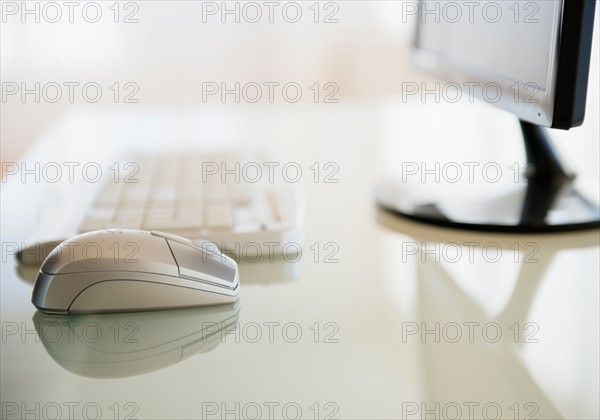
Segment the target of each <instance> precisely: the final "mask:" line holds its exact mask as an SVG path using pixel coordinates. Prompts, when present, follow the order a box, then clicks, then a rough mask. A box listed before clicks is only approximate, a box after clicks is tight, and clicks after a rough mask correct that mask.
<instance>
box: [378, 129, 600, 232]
mask: <svg viewBox="0 0 600 420" xmlns="http://www.w3.org/2000/svg"><path fill="white" fill-rule="evenodd" d="M521 130H522V132H523V140H524V142H525V152H526V156H527V164H528V165H527V168H528V170H527V174H525V182H523V185H522V188H524V189H525V191H524V194H523V195H524V198H523V200H522V205H521V208H520V212H519V211H516V212H515V209H514V208H510V206H508V207H507V208H503V206H502V205H501V204H502V199H501V198H500V199H496V200H490V199H489V198H481V199H478V198H477V197H473V194H469V191H464V192H465V194H469V195H466V196H465V197H462V196H457V195H453V196H451V197H434V198H432V199H431V200H423V199H422V198H421V199H416V198H411V190H410V188H409V186H408V185H407V184H403V183H401V182H400V181H392V182H386V183H382V184H380V185H379V186H378V188H377V191H376V198H377V204H378V205H379V207H380V208H382V209H383V210H386V211H389V212H391V213H394V214H397V215H399V216H403V217H407V218H410V219H414V220H417V221H421V222H425V223H430V224H435V225H441V226H447V227H453V228H460V229H469V230H479V231H494V232H517V233H518V232H522V233H534V232H559V231H574V230H583V229H593V228H598V227H600V208H599V207H598V203H595V202H593V201H591V200H590V199H588V198H586V197H585V196H584V195H583V194H582V193H581V192H579V191H578V190H577V188H576V182H575V176H574V175H571V174H569V173H567V171H565V170H564V169H563V166H562V165H561V163H560V161H559V159H558V157H557V155H556V153H555V152H554V150H553V148H552V146H551V144H550V142H549V140H548V138H547V136H546V134H545V132H544V129H543V128H542V127H540V126H537V125H535V124H531V123H528V122H524V121H521ZM596 182H597V180H596ZM597 186H598V184H597V183H596V187H597ZM491 187H493V185H491ZM423 188H427V184H421V185H420V189H423ZM596 189H597V188H596ZM419 196H421V195H419ZM457 208H458V209H460V210H459V211H456V209H457ZM486 209H488V210H489V211H486ZM452 210H455V211H452Z"/></svg>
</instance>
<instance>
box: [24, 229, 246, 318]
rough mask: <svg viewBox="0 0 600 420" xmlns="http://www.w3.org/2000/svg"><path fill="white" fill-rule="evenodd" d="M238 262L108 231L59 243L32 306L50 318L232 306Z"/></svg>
mask: <svg viewBox="0 0 600 420" xmlns="http://www.w3.org/2000/svg"><path fill="white" fill-rule="evenodd" d="M238 289H239V274H238V267H237V264H236V262H235V261H233V260H232V259H231V258H229V257H228V256H226V255H224V254H222V253H221V252H219V250H218V248H217V247H216V246H215V244H213V243H211V242H208V241H206V242H198V241H197V240H196V241H195V242H194V243H192V241H190V240H188V239H185V238H181V237H179V236H174V235H170V234H166V233H162V232H147V231H138V230H126V229H109V230H102V231H95V232H89V233H84V234H82V235H78V236H75V237H73V238H71V239H68V240H66V241H64V242H62V243H61V244H60V245H59V246H57V247H56V248H55V249H54V250H53V251H52V252H51V253H50V254H49V255H48V257H47V258H46V259H45V260H44V262H43V264H42V266H41V267H40V271H39V273H38V276H37V279H36V282H35V286H34V288H33V296H32V302H33V304H34V305H35V306H36V308H38V309H39V310H40V311H42V312H46V313H59V314H66V313H103V312H134V311H151V310H161V309H174V308H188V307H198V306H212V305H220V304H227V303H232V302H234V301H235V300H236V298H237V294H238Z"/></svg>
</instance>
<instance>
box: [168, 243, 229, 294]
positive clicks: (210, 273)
mask: <svg viewBox="0 0 600 420" xmlns="http://www.w3.org/2000/svg"><path fill="white" fill-rule="evenodd" d="M167 242H168V244H169V247H170V248H171V251H172V252H173V256H174V257H175V261H176V262H177V266H178V267H179V275H181V276H185V277H190V278H194V279H198V280H208V281H215V282H217V283H222V284H224V285H225V284H227V285H229V284H233V283H234V282H235V278H236V271H237V267H236V265H235V263H234V264H232V263H231V262H230V260H229V258H228V257H226V256H225V255H222V254H214V253H211V252H198V248H197V247H195V246H193V245H192V246H190V245H187V244H184V243H181V242H175V241H172V240H171V239H167Z"/></svg>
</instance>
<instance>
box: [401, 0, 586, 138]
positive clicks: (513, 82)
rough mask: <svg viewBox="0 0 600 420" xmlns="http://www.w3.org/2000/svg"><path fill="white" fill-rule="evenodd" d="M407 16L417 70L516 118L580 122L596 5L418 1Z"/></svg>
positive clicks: (577, 0) (553, 0)
mask: <svg viewBox="0 0 600 420" xmlns="http://www.w3.org/2000/svg"><path fill="white" fill-rule="evenodd" d="M413 14H414V15H416V18H417V32H416V38H415V61H416V62H417V64H418V65H420V66H421V67H424V68H426V69H428V70H430V71H432V72H434V73H435V74H436V75H437V76H438V77H440V78H442V79H444V80H446V81H448V82H451V83H453V84H455V85H457V86H459V87H460V88H461V89H462V90H463V91H465V92H468V93H469V94H470V95H472V96H474V97H476V98H478V99H482V100H484V101H486V102H488V103H491V104H493V105H495V106H498V107H500V108H503V109H505V110H507V111H510V112H512V113H514V114H516V115H517V116H518V117H519V118H520V119H521V120H524V121H527V122H531V123H535V124H538V125H542V126H547V127H555V126H556V127H559V128H569V127H571V126H574V125H578V124H580V123H581V121H582V119H583V110H584V108H585V86H586V85H587V72H588V70H589V56H590V49H591V38H592V28H593V15H594V1H589V2H588V1H585V0H571V2H566V1H564V0H542V1H439V0H421V1H420V2H418V3H415V9H414V13H413ZM561 44H564V45H563V46H568V48H561ZM569 50H571V51H572V52H569ZM582 70H584V71H582ZM559 101H560V102H559ZM557 110H558V111H557ZM558 120H560V121H558Z"/></svg>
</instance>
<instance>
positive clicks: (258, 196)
mask: <svg viewBox="0 0 600 420" xmlns="http://www.w3.org/2000/svg"><path fill="white" fill-rule="evenodd" d="M127 162H133V163H132V164H130V165H129V166H127V169H128V170H127V171H122V172H123V173H121V174H119V176H118V177H117V178H116V179H114V178H113V179H110V180H109V181H107V183H106V184H105V185H104V186H103V187H102V188H101V190H100V193H99V194H98V195H97V196H96V198H95V200H94V202H93V204H92V206H91V207H90V208H89V210H88V211H87V213H86V214H85V217H84V218H83V220H82V222H81V224H80V225H79V232H82V233H83V232H89V231H92V230H99V229H109V228H124V229H143V230H159V231H163V232H168V233H173V234H176V235H180V236H183V237H186V238H189V239H208V240H210V241H213V242H215V243H216V244H217V245H218V246H219V247H220V248H221V249H222V250H223V251H225V252H228V253H231V254H239V253H240V252H242V253H244V255H255V254H256V253H257V249H256V244H258V245H259V246H261V245H262V244H264V243H265V242H277V243H280V244H285V243H289V242H292V241H293V242H296V241H298V231H299V211H298V209H297V206H298V200H297V197H296V196H295V193H294V189H293V188H292V185H285V184H284V185H275V184H269V183H268V180H264V181H267V182H258V183H250V182H247V181H244V179H243V177H242V176H240V177H238V179H236V177H235V175H233V174H229V175H227V176H225V179H222V177H221V174H220V173H219V174H217V175H212V176H210V175H206V176H205V177H204V179H203V174H202V172H203V162H210V163H211V164H212V163H214V164H216V165H219V167H220V165H221V164H222V163H224V164H225V167H226V168H235V167H236V163H237V162H239V165H238V166H240V167H243V166H244V164H245V163H247V162H254V161H249V160H248V159H245V160H242V159H239V158H238V157H237V156H235V155H230V154H196V153H192V154H185V155H145V156H139V157H135V158H133V159H128V160H127ZM122 166H124V165H122ZM111 175H112V174H111ZM223 181H225V182H223ZM249 244H252V246H249Z"/></svg>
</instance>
